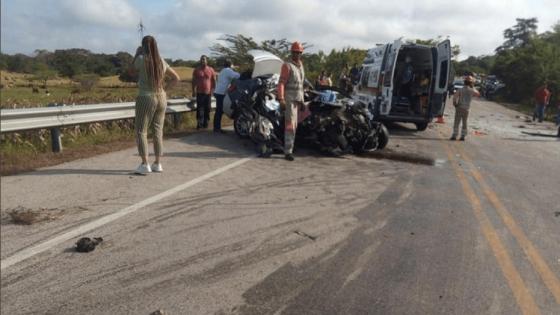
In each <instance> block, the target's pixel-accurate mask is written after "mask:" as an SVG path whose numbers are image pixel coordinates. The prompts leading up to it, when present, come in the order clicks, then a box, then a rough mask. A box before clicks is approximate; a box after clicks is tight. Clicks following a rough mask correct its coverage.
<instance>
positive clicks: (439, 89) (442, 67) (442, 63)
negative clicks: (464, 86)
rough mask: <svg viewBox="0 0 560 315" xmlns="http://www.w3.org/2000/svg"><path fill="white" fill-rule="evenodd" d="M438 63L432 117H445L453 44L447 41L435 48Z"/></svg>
mask: <svg viewBox="0 0 560 315" xmlns="http://www.w3.org/2000/svg"><path fill="white" fill-rule="evenodd" d="M434 51H435V54H436V56H437V57H436V58H435V60H436V61H437V64H436V67H435V68H436V73H435V78H434V90H433V91H434V94H433V96H432V103H431V111H430V114H431V117H435V116H439V115H443V110H444V109H445V95H446V94H447V86H448V84H449V74H450V73H451V42H450V41H449V40H448V39H447V40H444V41H443V42H441V43H439V44H437V46H436V47H435V48H434Z"/></svg>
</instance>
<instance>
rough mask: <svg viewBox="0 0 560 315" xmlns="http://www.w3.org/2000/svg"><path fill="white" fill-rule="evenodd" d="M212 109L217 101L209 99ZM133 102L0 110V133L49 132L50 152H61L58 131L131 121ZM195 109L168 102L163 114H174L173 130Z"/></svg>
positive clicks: (183, 103) (188, 104)
mask: <svg viewBox="0 0 560 315" xmlns="http://www.w3.org/2000/svg"><path fill="white" fill-rule="evenodd" d="M211 106H212V108H215V107H216V100H215V99H212V105H211ZM134 107H135V102H126V103H107V104H91V105H69V106H68V105H56V104H49V106H48V107H37V108H21V109H2V110H0V132H1V133H4V132H14V131H23V130H33V129H46V128H48V129H50V132H51V142H52V150H53V152H61V151H62V141H61V132H60V128H61V127H67V126H72V125H78V124H87V123H95V122H102V121H112V120H119V119H130V118H134V116H135V114H134ZM194 109H195V102H194V101H193V100H191V99H188V98H183V99H169V100H167V110H166V114H173V120H174V123H175V125H176V126H178V125H179V124H180V122H181V113H184V112H189V111H192V110H194Z"/></svg>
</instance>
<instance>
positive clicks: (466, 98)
mask: <svg viewBox="0 0 560 315" xmlns="http://www.w3.org/2000/svg"><path fill="white" fill-rule="evenodd" d="M473 96H476V97H480V92H478V91H477V90H476V89H475V88H474V78H473V77H472V76H470V75H469V76H467V77H466V78H465V86H463V88H461V89H459V90H457V91H456V92H455V94H454V95H453V105H454V106H455V121H454V122H453V134H452V135H451V139H450V140H456V139H457V135H458V134H459V123H462V124H463V128H462V129H461V138H460V140H461V141H465V137H466V136H467V132H468V130H467V125H468V123H467V120H468V118H469V110H470V107H471V100H472V97H473Z"/></svg>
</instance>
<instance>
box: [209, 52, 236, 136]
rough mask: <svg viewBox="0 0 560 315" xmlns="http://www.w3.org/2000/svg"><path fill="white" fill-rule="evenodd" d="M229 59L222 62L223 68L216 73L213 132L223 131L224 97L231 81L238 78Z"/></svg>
mask: <svg viewBox="0 0 560 315" xmlns="http://www.w3.org/2000/svg"><path fill="white" fill-rule="evenodd" d="M231 66H232V64H231V61H229V60H226V61H225V62H224V68H223V69H222V71H220V73H219V74H218V82H217V83H216V89H215V90H214V97H215V98H216V112H215V113H214V132H220V133H224V131H223V130H222V114H223V113H224V97H225V96H226V92H227V89H228V87H229V85H230V84H231V81H233V80H235V79H239V73H238V72H235V71H234V70H233V69H232V68H231Z"/></svg>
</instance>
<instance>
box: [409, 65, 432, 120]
mask: <svg viewBox="0 0 560 315" xmlns="http://www.w3.org/2000/svg"><path fill="white" fill-rule="evenodd" d="M429 88H430V72H429V71H426V72H423V73H421V74H420V75H419V77H418V80H415V89H414V90H415V95H414V101H413V107H414V113H415V114H423V113H424V112H425V109H426V108H427V107H428V94H429Z"/></svg>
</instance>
